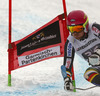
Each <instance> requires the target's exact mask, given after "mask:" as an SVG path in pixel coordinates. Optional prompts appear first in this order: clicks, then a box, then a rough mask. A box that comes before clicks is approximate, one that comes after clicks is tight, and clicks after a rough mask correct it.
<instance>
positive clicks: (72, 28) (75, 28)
mask: <svg viewBox="0 0 100 96" xmlns="http://www.w3.org/2000/svg"><path fill="white" fill-rule="evenodd" d="M68 30H69V31H70V32H71V33H74V32H77V33H79V32H81V31H83V30H84V27H83V26H82V25H76V26H68Z"/></svg>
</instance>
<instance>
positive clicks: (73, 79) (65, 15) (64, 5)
mask: <svg viewBox="0 0 100 96" xmlns="http://www.w3.org/2000/svg"><path fill="white" fill-rule="evenodd" d="M63 9H64V17H65V25H66V26H65V30H66V32H67V37H68V35H69V32H68V30H67V10H66V2H65V0H63ZM72 81H73V86H74V88H75V76H74V67H73V66H72ZM73 91H74V92H76V89H73Z"/></svg>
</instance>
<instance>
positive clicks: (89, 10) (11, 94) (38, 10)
mask: <svg viewBox="0 0 100 96" xmlns="http://www.w3.org/2000/svg"><path fill="white" fill-rule="evenodd" d="M8 1H9V0H0V96H100V91H99V90H100V88H98V87H97V88H94V89H91V90H87V91H85V92H84V91H78V90H77V92H76V93H73V92H65V91H64V89H63V79H62V76H61V72H60V66H61V65H62V64H63V58H53V59H50V60H46V61H42V62H40V63H37V64H34V65H30V66H27V67H24V68H20V69H18V70H15V71H12V87H8V86H7V78H8V77H7V76H8V75H7V74H8V70H7V69H8V55H7V49H8ZM66 6H67V11H68V13H69V12H70V11H72V10H77V9H81V10H83V11H84V12H85V13H86V14H87V15H88V17H89V22H97V23H100V11H99V9H100V0H66ZM12 11H13V14H12V17H13V19H12V41H16V40H19V39H21V38H23V37H24V36H26V35H28V34H30V33H31V32H33V31H35V30H36V29H38V28H39V27H41V26H43V25H44V24H46V23H47V22H49V21H50V20H52V19H53V18H55V17H56V16H57V15H59V14H62V13H63V6H62V0H13V10H12ZM88 67H89V66H88V65H87V63H86V62H85V61H83V60H82V59H80V57H78V56H77V55H76V57H75V62H74V68H75V78H76V86H77V87H81V88H87V87H90V86H93V85H92V84H90V83H88V82H87V81H85V79H84V78H83V74H84V72H85V70H86V69H87V68H88Z"/></svg>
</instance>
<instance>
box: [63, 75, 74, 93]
mask: <svg viewBox="0 0 100 96" xmlns="http://www.w3.org/2000/svg"><path fill="white" fill-rule="evenodd" d="M64 89H65V90H66V91H67V90H70V91H72V90H73V89H74V86H73V84H72V81H71V79H70V77H66V78H65V79H64Z"/></svg>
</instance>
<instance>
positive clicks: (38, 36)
mask: <svg viewBox="0 0 100 96" xmlns="http://www.w3.org/2000/svg"><path fill="white" fill-rule="evenodd" d="M44 36H45V34H44V32H41V33H40V34H38V35H36V36H34V37H33V38H32V40H33V41H34V40H36V39H39V38H42V37H44Z"/></svg>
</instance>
